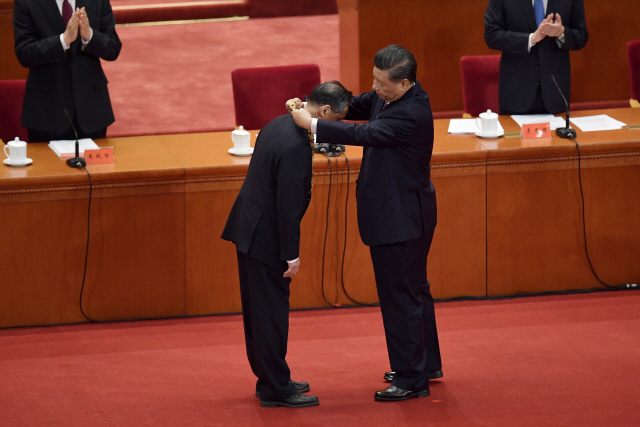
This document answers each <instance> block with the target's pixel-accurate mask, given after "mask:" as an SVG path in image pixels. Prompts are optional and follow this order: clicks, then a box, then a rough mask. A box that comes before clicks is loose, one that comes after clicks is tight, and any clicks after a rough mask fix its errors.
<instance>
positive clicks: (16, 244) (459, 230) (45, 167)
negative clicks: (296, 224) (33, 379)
mask: <svg viewBox="0 0 640 427" xmlns="http://www.w3.org/2000/svg"><path fill="white" fill-rule="evenodd" d="M602 113H607V114H609V115H611V116H612V117H614V118H616V119H618V120H621V121H623V122H625V123H628V124H630V125H640V109H633V108H627V109H619V110H608V111H591V112H581V113H576V115H587V114H589V115H590V114H602ZM500 120H501V123H502V126H503V127H504V129H505V131H506V132H507V133H512V132H514V131H517V130H518V129H519V127H518V125H517V124H516V123H515V122H514V121H513V120H512V119H511V118H509V117H501V118H500ZM448 124H449V121H448V120H436V121H435V123H434V126H435V135H436V136H435V144H434V152H433V157H432V161H431V166H432V180H433V183H434V185H435V187H436V196H437V201H438V225H437V227H436V232H435V236H434V241H433V244H432V247H431V251H430V253H429V260H428V263H429V265H428V278H429V280H430V282H431V284H432V293H433V295H434V297H436V298H448V297H457V296H483V295H507V294H515V293H519V292H527V293H529V292H536V291H545V290H563V289H578V288H590V287H594V286H598V282H597V281H596V279H595V278H594V276H593V274H592V273H591V270H590V268H589V265H588V262H587V259H586V254H585V251H584V244H583V231H582V209H581V199H580V193H579V183H578V176H577V172H578V170H577V163H578V158H577V149H576V147H575V145H574V144H573V142H572V141H570V140H563V139H560V138H558V137H556V136H555V135H554V136H553V137H552V138H548V139H545V140H533V141H531V140H523V139H521V138H519V137H514V138H499V139H495V140H485V139H480V138H477V137H476V136H475V135H450V134H448V133H447V127H448ZM255 133H256V132H255V131H251V134H252V137H253V138H254V140H255ZM97 142H98V144H99V145H100V146H103V147H108V146H113V147H114V155H115V159H116V163H115V164H111V165H93V166H89V167H88V169H89V171H90V172H91V176H92V181H93V191H92V212H91V237H90V244H89V258H88V266H87V280H86V284H85V290H84V295H83V309H84V311H85V313H86V314H87V315H88V316H89V317H91V318H93V319H96V320H115V319H140V318H156V317H167V316H182V315H200V314H214V313H230V312H238V311H240V292H239V284H238V272H237V261H236V253H235V246H234V245H233V244H232V243H230V242H227V241H224V240H222V239H221V238H220V235H221V233H222V230H223V227H224V224H225V223H226V219H227V216H228V214H229V211H230V210H231V206H232V204H233V202H234V201H235V198H236V196H237V193H238V191H239V189H240V187H241V185H242V181H243V179H244V176H245V175H246V171H247V167H248V164H249V162H250V157H234V156H231V155H230V154H229V153H227V149H228V148H229V147H231V141H230V133H229V132H218V133H203V134H189V135H156V136H146V137H131V138H109V139H105V140H101V141H97ZM578 142H579V143H580V146H581V154H582V165H581V166H582V167H581V171H582V177H583V180H582V182H583V186H584V192H585V206H586V220H587V221H586V229H587V238H588V243H589V253H590V255H591V260H592V262H593V265H594V268H595V269H596V272H598V274H600V276H601V277H602V279H604V280H605V281H607V282H611V283H612V284H620V283H627V282H629V283H637V282H638V278H639V277H640V263H638V262H637V260H638V259H640V221H638V218H640V197H638V196H639V195H640V194H639V190H638V188H640V187H638V185H636V183H637V182H640V130H630V129H628V128H624V129H622V130H616V131H607V132H591V133H585V132H581V131H578ZM27 150H28V153H27V155H28V156H29V157H30V158H32V159H33V160H34V162H33V164H31V165H29V166H27V167H22V168H12V167H8V166H5V165H2V167H1V168H0V215H2V218H4V220H5V238H4V239H0V271H1V272H2V281H0V327H10V326H26V325H45V324H58V323H74V322H82V321H84V319H83V317H82V315H81V313H80V309H79V301H78V300H79V296H80V288H81V284H82V271H83V268H84V256H85V243H86V226H87V207H88V197H89V185H88V183H89V181H88V177H87V174H86V172H85V171H83V170H78V169H72V168H69V167H68V166H67V165H66V163H65V161H64V159H59V158H58V157H57V156H56V155H55V154H54V153H53V152H52V151H51V150H50V149H49V148H48V147H47V146H46V145H45V144H29V145H28V148H27ZM346 154H347V156H349V157H348V158H349V163H348V166H347V161H346V159H345V158H344V157H343V156H341V157H339V158H332V159H331V163H329V161H328V160H327V157H326V156H324V155H316V157H315V162H314V173H315V176H314V179H313V180H314V188H313V197H312V201H311V204H310V205H309V209H308V211H307V214H306V215H305V217H304V219H303V221H302V227H301V232H302V241H301V248H300V257H301V267H300V272H299V273H298V274H297V275H296V277H295V278H294V279H293V281H292V284H291V298H290V304H291V307H292V308H315V307H327V306H329V305H330V304H336V305H341V306H344V305H351V304H354V302H353V301H351V300H350V299H349V298H348V296H350V297H351V298H352V299H354V300H356V301H359V302H363V303H373V302H376V301H377V293H376V289H375V279H374V275H373V268H372V265H371V260H370V255H369V248H367V247H366V246H364V245H363V244H362V242H361V240H360V236H359V233H358V226H357V220H356V200H355V180H356V178H357V175H358V173H359V170H360V165H361V160H362V148H360V147H351V146H347V150H346ZM329 165H331V167H329ZM347 190H348V193H349V194H348V200H347ZM345 205H347V207H348V208H347V210H346V211H345ZM327 208H328V209H327ZM327 218H328V220H327ZM327 221H328V222H327ZM327 223H328V226H327ZM345 225H346V231H345ZM325 234H326V246H325ZM345 242H346V246H345ZM323 252H324V263H323ZM343 254H344V256H343ZM343 259H344V267H343ZM323 275H324V277H323ZM323 290H324V296H323ZM345 291H346V292H345ZM347 294H348V296H347ZM325 298H326V301H325Z"/></svg>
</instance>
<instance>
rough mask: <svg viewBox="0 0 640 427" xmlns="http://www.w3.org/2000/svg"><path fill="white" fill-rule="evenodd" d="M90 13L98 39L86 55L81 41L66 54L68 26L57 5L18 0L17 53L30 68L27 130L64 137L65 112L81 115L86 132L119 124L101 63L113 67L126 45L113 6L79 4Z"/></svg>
mask: <svg viewBox="0 0 640 427" xmlns="http://www.w3.org/2000/svg"><path fill="white" fill-rule="evenodd" d="M76 7H78V8H82V7H85V8H86V10H87V16H88V18H89V23H90V25H91V28H92V29H93V37H92V38H91V41H90V42H89V44H87V46H86V47H85V48H84V49H82V48H81V46H82V42H81V38H80V35H79V34H78V38H77V39H76V41H75V42H73V43H72V44H71V47H70V48H69V49H68V50H67V51H66V52H65V50H64V49H63V48H62V44H61V43H60V34H62V33H64V31H65V25H64V22H63V20H62V16H61V14H60V11H59V10H58V6H57V4H56V2H55V1H53V0H47V1H44V0H15V5H14V10H13V28H14V35H15V51H16V55H17V57H18V60H19V61H20V63H21V64H22V65H23V66H25V67H28V68H29V76H28V78H27V87H26V91H25V95H24V104H23V109H22V126H24V127H26V128H28V129H34V130H38V131H42V132H51V133H64V132H65V131H67V130H68V129H69V126H70V125H69V121H68V120H67V117H66V116H65V114H64V109H65V108H66V109H67V110H68V111H69V114H70V115H71V116H72V117H73V114H74V112H75V114H76V115H77V119H78V124H79V125H80V127H81V129H82V130H83V131H84V132H95V131H97V130H100V129H104V128H106V127H107V126H109V125H110V124H111V123H113V122H114V120H115V119H114V116H113V110H112V109H111V101H110V99H109V92H108V90H107V78H106V77H105V75H104V72H103V71H102V66H101V65H100V59H101V58H102V59H105V60H107V61H114V60H115V59H116V58H117V57H118V55H119V54H120V48H121V46H122V44H121V43H120V39H119V38H118V35H117V34H116V30H115V24H116V21H115V18H114V16H113V12H112V10H111V5H110V4H109V0H76Z"/></svg>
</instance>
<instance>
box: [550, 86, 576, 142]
mask: <svg viewBox="0 0 640 427" xmlns="http://www.w3.org/2000/svg"><path fill="white" fill-rule="evenodd" d="M551 80H553V83H554V84H555V85H556V87H557V88H558V92H560V96H561V97H562V99H563V100H564V105H565V106H566V107H567V112H566V115H565V118H566V121H567V122H566V124H565V127H563V128H556V135H558V136H559V137H560V138H575V137H576V130H575V129H571V127H570V125H569V103H568V102H567V98H565V97H564V93H562V89H560V86H558V82H556V77H555V76H554V75H553V74H552V75H551Z"/></svg>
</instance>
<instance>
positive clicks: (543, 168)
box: [487, 109, 640, 295]
mask: <svg viewBox="0 0 640 427" xmlns="http://www.w3.org/2000/svg"><path fill="white" fill-rule="evenodd" d="M590 114H591V112H580V113H576V114H574V115H575V116H579V115H590ZM610 114H611V115H612V116H613V117H616V118H618V119H619V120H622V121H624V122H625V123H627V124H639V123H640V116H639V115H638V112H635V111H633V109H623V110H612V112H611V113H610ZM501 121H502V123H503V126H504V127H505V129H507V126H509V125H510V126H513V121H512V120H511V119H509V118H501ZM505 122H511V123H507V124H505ZM577 139H578V142H579V143H580V144H581V146H582V149H581V154H582V162H581V163H582V164H581V171H582V184H583V188H584V197H585V209H586V211H585V212H586V219H587V222H586V230H587V238H588V242H589V254H590V255H591V261H592V263H593V265H594V268H595V269H596V272H598V271H600V273H599V274H600V275H601V277H602V278H603V279H604V280H605V281H610V282H609V283H610V284H612V285H619V284H623V283H635V282H637V280H638V278H640V263H638V262H637V260H638V257H639V256H640V252H639V249H640V221H638V218H640V216H637V215H635V216H634V214H636V213H637V212H638V209H639V207H640V203H639V202H638V196H639V195H640V192H639V190H638V188H640V187H638V186H637V185H635V183H636V182H638V180H639V179H640V175H639V173H640V167H639V166H638V165H639V164H640V133H638V131H634V130H629V129H627V128H625V129H622V130H619V131H612V132H591V133H584V132H580V131H579V130H578V138H577ZM523 142H524V140H521V139H519V138H513V139H503V140H502V141H501V142H499V143H498V147H496V148H497V149H496V150H490V151H488V152H487V212H488V213H487V290H488V294H489V295H511V294H515V293H519V292H527V293H531V292H540V291H555V290H567V289H588V288H594V287H600V286H602V285H600V283H599V282H598V281H597V279H596V278H595V277H594V276H593V274H592V272H591V269H590V267H589V264H588V260H587V256H586V253H585V249H584V232H583V225H582V200H581V197H580V184H579V180H578V155H577V154H578V152H577V148H576V147H575V144H574V143H573V141H572V140H570V139H569V140H562V139H560V138H557V137H555V136H554V138H553V139H546V140H539V141H537V142H536V141H530V142H528V145H529V146H524V145H523ZM628 214H629V215H628Z"/></svg>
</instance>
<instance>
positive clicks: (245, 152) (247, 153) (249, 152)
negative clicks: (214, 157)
mask: <svg viewBox="0 0 640 427" xmlns="http://www.w3.org/2000/svg"><path fill="white" fill-rule="evenodd" d="M227 151H229V153H231V154H233V155H234V156H250V155H252V154H253V147H249V148H248V149H247V150H242V151H239V150H236V149H235V147H232V148H229V150H227Z"/></svg>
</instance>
